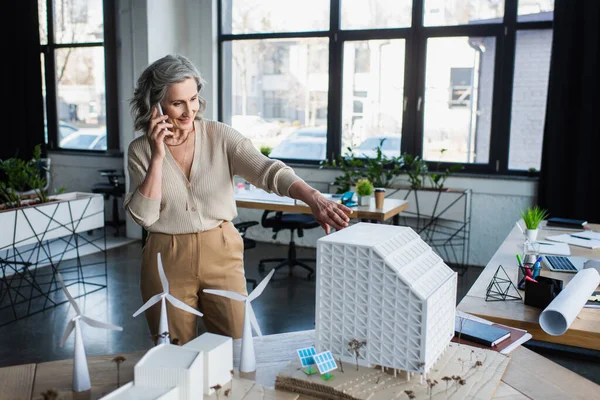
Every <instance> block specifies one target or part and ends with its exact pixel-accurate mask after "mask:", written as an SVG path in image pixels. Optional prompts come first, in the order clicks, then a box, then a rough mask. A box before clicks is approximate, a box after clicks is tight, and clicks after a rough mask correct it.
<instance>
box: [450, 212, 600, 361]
mask: <svg viewBox="0 0 600 400" xmlns="http://www.w3.org/2000/svg"><path fill="white" fill-rule="evenodd" d="M589 228H590V229H592V230H594V231H600V225H597V224H589ZM561 233H567V232H565V231H556V230H544V229H541V230H540V232H539V233H538V239H539V240H543V239H544V238H545V237H546V236H549V235H559V234H561ZM523 241H524V238H523V235H522V234H521V232H520V231H519V230H518V228H517V227H516V226H515V227H514V228H513V229H512V231H511V232H510V234H509V235H508V236H507V237H506V239H505V240H504V242H503V243H502V245H501V246H500V248H499V249H498V251H496V254H494V256H493V257H492V259H491V260H490V262H489V263H488V264H487V266H486V267H485V269H484V270H483V271H482V272H481V275H479V278H478V279H477V281H475V283H474V284H473V286H472V287H471V289H470V290H469V292H468V293H467V295H466V296H465V297H464V298H463V300H462V301H461V302H460V303H459V305H458V309H459V310H461V311H464V312H466V313H469V314H474V315H477V316H479V317H481V318H485V319H487V320H490V321H494V322H497V323H500V324H505V325H508V326H513V327H515V328H521V329H525V330H527V331H528V332H529V333H531V335H532V336H533V339H534V340H539V341H543V342H551V343H558V344H563V345H569V346H576V347H583V348H586V349H594V350H600V309H594V308H584V309H583V310H581V312H580V313H579V315H578V316H577V318H576V319H575V321H573V324H572V325H571V326H570V327H569V329H568V330H567V332H566V333H565V334H563V335H561V336H550V335H548V334H547V333H546V332H544V331H543V330H542V328H541V327H540V325H539V322H538V320H539V315H540V312H541V310H539V309H537V308H534V307H530V306H526V305H525V304H523V302H522V301H495V302H486V301H485V293H486V288H487V286H488V284H489V282H490V281H491V279H492V277H493V276H494V273H495V272H496V270H497V269H498V266H499V265H502V266H503V267H504V269H505V270H506V273H507V274H508V276H509V278H510V279H511V280H512V281H513V283H515V284H516V282H517V274H518V267H517V261H516V254H522V251H523ZM570 248H571V255H572V256H582V257H587V258H600V249H596V250H590V249H585V248H582V247H577V246H570ZM541 275H542V276H547V277H550V278H556V279H561V280H563V281H564V285H565V286H566V285H567V284H568V282H569V281H570V280H571V279H572V278H573V276H575V274H572V273H562V272H552V271H549V270H546V269H543V270H542V272H541ZM521 295H522V296H523V295H524V293H523V291H521Z"/></svg>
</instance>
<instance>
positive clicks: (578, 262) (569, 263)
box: [542, 255, 587, 273]
mask: <svg viewBox="0 0 600 400" xmlns="http://www.w3.org/2000/svg"><path fill="white" fill-rule="evenodd" d="M586 260H587V259H586V258H585V257H566V256H548V255H545V256H542V262H543V263H544V265H545V266H546V268H547V269H549V270H550V271H554V272H571V273H576V272H578V271H580V270H581V269H582V268H583V263H584V262H585V261H586Z"/></svg>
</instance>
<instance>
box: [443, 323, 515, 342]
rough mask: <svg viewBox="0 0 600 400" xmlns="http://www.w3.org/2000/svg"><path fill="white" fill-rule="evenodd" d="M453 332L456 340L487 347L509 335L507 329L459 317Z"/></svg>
mask: <svg viewBox="0 0 600 400" xmlns="http://www.w3.org/2000/svg"><path fill="white" fill-rule="evenodd" d="M454 334H455V336H456V337H457V338H458V340H461V341H462V340H468V341H471V342H474V343H478V344H483V345H485V346H488V347H494V346H496V345H497V344H498V343H500V342H502V341H504V340H506V339H508V338H509V337H510V331H509V330H508V329H503V328H499V327H497V326H494V325H487V324H484V323H482V322H477V321H474V320H471V319H464V318H459V317H457V318H456V321H455V324H454Z"/></svg>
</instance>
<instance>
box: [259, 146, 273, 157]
mask: <svg viewBox="0 0 600 400" xmlns="http://www.w3.org/2000/svg"><path fill="white" fill-rule="evenodd" d="M271 151H273V148H272V147H271V146H267V145H262V146H260V152H261V153H262V154H263V155H264V156H266V157H269V154H271Z"/></svg>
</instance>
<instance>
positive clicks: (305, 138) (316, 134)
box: [223, 38, 329, 160]
mask: <svg viewBox="0 0 600 400" xmlns="http://www.w3.org/2000/svg"><path fill="white" fill-rule="evenodd" d="M223 61H224V90H223V93H224V96H225V98H224V100H225V101H224V109H223V116H224V122H226V123H229V124H231V125H232V126H233V127H234V128H235V129H237V130H238V131H239V132H241V133H242V134H244V135H246V136H247V137H249V138H250V139H251V140H252V142H253V143H254V145H255V146H256V147H257V148H259V149H260V148H261V147H263V146H266V147H269V148H271V149H272V153H271V156H272V157H274V158H292V159H306V160H323V159H325V154H326V151H327V126H326V124H327V96H328V92H329V42H328V40H327V39H325V38H315V39H302V38H297V39H271V40H243V41H235V42H226V43H224V45H223Z"/></svg>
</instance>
